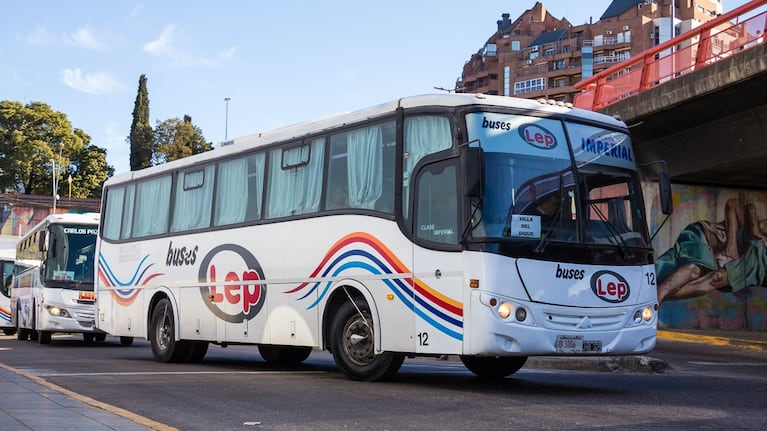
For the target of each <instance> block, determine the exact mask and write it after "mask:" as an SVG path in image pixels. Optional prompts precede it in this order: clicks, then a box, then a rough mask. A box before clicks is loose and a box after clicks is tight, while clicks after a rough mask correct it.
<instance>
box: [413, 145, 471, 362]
mask: <svg viewBox="0 0 767 431" xmlns="http://www.w3.org/2000/svg"><path fill="white" fill-rule="evenodd" d="M457 175H458V163H457V159H448V160H443V161H438V162H435V163H431V164H428V165H425V166H423V167H422V168H421V169H419V170H418V172H417V176H416V179H415V190H416V193H415V197H414V204H413V233H414V235H415V237H416V244H415V245H414V250H413V274H414V277H413V281H414V283H413V287H414V289H413V292H414V301H413V302H414V312H415V314H416V316H415V317H416V331H415V335H416V340H415V341H416V353H439V354H448V353H450V354H459V353H461V346H462V340H463V304H462V299H461V298H462V295H461V293H462V286H461V284H462V280H463V271H462V253H461V252H460V250H461V247H460V245H459V243H460V237H461V227H460V225H459V220H460V217H459V205H458V192H457V191H458V176H457Z"/></svg>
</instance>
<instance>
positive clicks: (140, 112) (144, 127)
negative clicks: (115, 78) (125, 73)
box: [128, 74, 154, 171]
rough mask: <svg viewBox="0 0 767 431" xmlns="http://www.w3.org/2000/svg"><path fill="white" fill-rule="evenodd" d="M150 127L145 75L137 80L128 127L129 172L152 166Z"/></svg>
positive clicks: (151, 133) (152, 139)
mask: <svg viewBox="0 0 767 431" xmlns="http://www.w3.org/2000/svg"><path fill="white" fill-rule="evenodd" d="M153 135H154V133H153V132H152V126H151V125H150V124H149V93H148V91H147V89H146V75H144V74H142V75H141V77H140V78H139V80H138V93H137V94H136V103H135V105H134V107H133V123H131V127H130V136H129V137H128V141H129V143H130V170H131V171H135V170H138V169H143V168H147V167H149V166H152V148H153V145H152V144H153V141H154V136H153Z"/></svg>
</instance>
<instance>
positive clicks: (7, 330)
mask: <svg viewBox="0 0 767 431" xmlns="http://www.w3.org/2000/svg"><path fill="white" fill-rule="evenodd" d="M15 333H16V328H5V329H3V334H5V335H13V334H15Z"/></svg>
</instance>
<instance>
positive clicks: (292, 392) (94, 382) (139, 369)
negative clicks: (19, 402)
mask: <svg viewBox="0 0 767 431" xmlns="http://www.w3.org/2000/svg"><path fill="white" fill-rule="evenodd" d="M649 356H650V357H652V358H654V359H656V360H659V361H662V362H663V363H665V364H667V366H665V367H663V368H662V369H660V370H658V371H652V370H650V369H649V368H648V369H644V370H643V371H641V372H640V371H636V370H629V369H626V368H625V367H623V368H622V367H620V366H617V367H607V368H605V367H602V366H599V362H598V361H595V362H594V364H596V366H594V367H592V369H589V368H588V367H587V366H586V365H583V364H582V365H581V366H579V367H575V368H577V369H576V370H572V369H564V368H570V367H566V366H565V365H567V364H566V363H565V362H562V361H559V362H558V361H549V362H546V361H544V360H531V361H530V366H527V367H525V368H523V369H522V370H520V371H519V372H518V373H516V374H514V375H513V376H511V377H509V378H506V379H503V380H500V381H483V380H480V379H477V378H476V377H474V376H473V375H472V374H471V373H469V372H468V371H466V370H465V369H464V367H463V366H462V365H461V363H460V362H457V361H454V360H447V361H439V360H434V359H408V360H406V361H405V364H404V366H403V367H402V369H401V370H400V372H399V373H398V374H397V375H395V377H394V378H393V379H392V380H391V381H387V382H382V383H361V382H353V381H350V380H348V379H346V378H345V377H344V376H343V375H342V374H341V373H340V372H339V371H338V370H337V369H336V368H335V365H334V364H333V361H332V358H331V357H330V355H328V354H326V353H322V352H315V353H313V354H312V356H311V357H310V358H309V359H308V360H307V361H306V362H305V363H304V364H301V365H299V366H295V367H291V368H285V367H272V366H269V365H267V364H265V363H264V362H263V361H262V360H261V358H260V356H259V355H258V351H257V349H256V348H255V347H253V346H230V347H228V348H220V347H216V346H211V349H210V350H209V353H208V355H207V356H206V358H205V360H204V362H203V363H202V364H160V363H157V362H155V361H154V360H153V358H152V354H151V350H150V348H149V346H148V344H147V343H145V342H143V341H138V340H137V342H136V343H135V344H134V345H133V346H129V347H126V346H120V345H119V342H118V341H117V340H116V339H114V338H111V337H110V338H108V339H107V342H105V343H92V344H85V343H84V342H83V341H82V338H80V337H75V336H71V337H70V336H55V337H54V339H53V342H52V343H51V344H50V345H47V346H43V345H39V344H36V343H33V342H20V341H17V340H16V339H15V338H13V337H0V362H2V363H4V364H6V365H8V366H10V367H13V368H15V369H18V370H21V371H23V372H26V373H29V374H31V375H36V376H40V377H42V378H44V379H45V380H47V381H49V382H52V383H55V384H57V385H59V386H62V387H64V388H66V389H69V390H72V391H74V392H77V393H79V394H82V395H84V396H87V397H90V398H92V399H96V400H99V401H102V402H106V403H108V404H110V405H113V406H116V407H119V408H122V409H126V410H128V411H131V412H134V413H136V414H139V415H141V416H144V417H146V418H149V419H152V420H154V421H157V422H160V423H163V424H167V425H169V426H170V427H175V428H176V429H179V430H259V431H260V430H339V429H353V430H408V429H415V430H423V429H440V430H472V431H477V430H499V429H548V430H569V429H575V428H578V429H584V428H586V429H601V430H618V429H637V428H647V427H650V428H654V429H664V430H690V429H740V430H748V429H753V430H757V429H758V430H762V429H764V428H765V426H767V417H765V415H764V414H763V409H764V406H765V405H767V390H766V389H767V351H760V350H750V349H740V348H736V347H729V346H712V345H707V344H697V343H685V342H678V341H665V340H661V341H660V342H659V345H658V348H657V349H656V350H655V351H654V352H652V354H650V355H649ZM0 429H2V427H1V426H0Z"/></svg>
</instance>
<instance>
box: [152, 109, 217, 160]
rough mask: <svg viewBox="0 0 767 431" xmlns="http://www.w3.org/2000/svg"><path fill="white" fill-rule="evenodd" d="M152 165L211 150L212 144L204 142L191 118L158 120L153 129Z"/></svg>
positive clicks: (185, 116)
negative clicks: (153, 150)
mask: <svg viewBox="0 0 767 431" xmlns="http://www.w3.org/2000/svg"><path fill="white" fill-rule="evenodd" d="M154 149H155V152H154V154H153V157H152V160H153V162H154V164H156V165H158V164H162V163H166V162H170V161H173V160H178V159H182V158H184V157H188V156H191V155H192V154H199V153H202V152H205V151H209V150H211V149H213V144H212V143H210V142H206V141H205V137H204V136H203V134H202V130H201V129H200V128H199V127H197V126H195V125H194V124H193V123H192V117H190V116H189V115H184V119H183V121H182V120H179V119H178V118H170V119H167V120H165V121H163V122H160V121H159V120H158V121H157V123H156V124H155V129H154Z"/></svg>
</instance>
